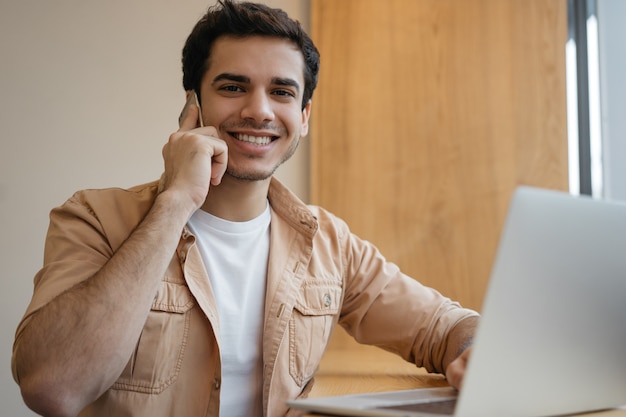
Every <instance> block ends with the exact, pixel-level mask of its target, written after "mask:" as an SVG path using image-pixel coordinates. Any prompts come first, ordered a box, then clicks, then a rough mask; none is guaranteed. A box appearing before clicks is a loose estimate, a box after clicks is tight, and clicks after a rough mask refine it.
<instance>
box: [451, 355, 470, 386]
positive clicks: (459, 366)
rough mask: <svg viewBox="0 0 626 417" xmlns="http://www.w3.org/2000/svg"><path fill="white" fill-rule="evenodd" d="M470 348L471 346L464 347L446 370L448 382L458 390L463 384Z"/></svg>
mask: <svg viewBox="0 0 626 417" xmlns="http://www.w3.org/2000/svg"><path fill="white" fill-rule="evenodd" d="M471 350H472V348H471V347H468V348H467V349H465V350H464V351H463V353H461V354H460V355H459V356H458V357H457V358H456V359H455V360H453V361H452V362H450V365H448V369H447V370H446V379H447V380H448V383H449V384H450V385H452V386H453V387H454V388H456V389H458V390H460V389H461V386H462V385H463V377H464V376H465V370H466V369H467V363H468V361H469V357H470V354H471Z"/></svg>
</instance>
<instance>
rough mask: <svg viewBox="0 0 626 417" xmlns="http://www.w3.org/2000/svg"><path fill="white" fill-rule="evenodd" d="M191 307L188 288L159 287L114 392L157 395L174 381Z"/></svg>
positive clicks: (193, 303) (177, 371) (179, 365)
mask: <svg viewBox="0 0 626 417" xmlns="http://www.w3.org/2000/svg"><path fill="white" fill-rule="evenodd" d="M194 305H195V302H194V298H193V295H192V294H191V292H190V291H189V288H187V286H185V285H182V284H177V283H172V282H166V281H164V282H163V283H162V284H161V288H160V289H159V291H158V293H157V296H156V297H155V299H154V301H153V303H152V308H151V309H150V313H149V314H148V318H147V320H146V323H145V325H144V328H143V330H142V331H141V335H140V336H139V340H138V342H137V346H136V348H135V351H134V352H133V355H132V356H131V358H130V360H129V361H128V364H127V365H126V368H125V369H124V371H123V372H122V375H121V376H120V377H119V379H118V380H117V381H116V382H115V384H113V387H112V388H113V389H118V390H127V391H137V392H143V393H148V394H158V393H160V392H162V391H163V390H164V389H165V388H167V387H168V386H170V385H171V384H173V383H174V382H176V379H177V378H178V374H179V372H180V368H181V364H182V361H183V357H184V354H185V346H186V344H187V338H188V335H189V321H190V314H191V311H190V310H191V309H192V308H193V307H194Z"/></svg>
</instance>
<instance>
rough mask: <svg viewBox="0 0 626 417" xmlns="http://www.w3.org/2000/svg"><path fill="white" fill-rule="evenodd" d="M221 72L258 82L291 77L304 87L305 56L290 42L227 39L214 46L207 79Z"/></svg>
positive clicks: (220, 39) (259, 38)
mask: <svg viewBox="0 0 626 417" xmlns="http://www.w3.org/2000/svg"><path fill="white" fill-rule="evenodd" d="M221 73H233V74H238V75H245V76H247V77H249V78H250V79H251V80H259V81H262V80H264V79H274V78H291V79H294V80H295V81H297V82H298V84H300V85H301V86H303V85H304V57H303V56H302V52H301V51H300V49H298V47H297V46H296V45H295V44H294V43H293V42H292V41H290V40H288V39H282V38H273V37H264V36H251V37H245V38H237V37H231V36H224V37H221V38H219V39H217V40H216V41H215V42H214V43H213V46H212V48H211V54H210V56H209V61H208V66H207V72H206V73H205V75H204V80H206V79H207V78H209V79H212V78H213V77H214V76H215V75H217V74H221ZM204 80H203V81H204Z"/></svg>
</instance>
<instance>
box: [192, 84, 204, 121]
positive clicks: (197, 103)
mask: <svg viewBox="0 0 626 417" xmlns="http://www.w3.org/2000/svg"><path fill="white" fill-rule="evenodd" d="M193 99H194V101H195V102H196V106H198V124H199V125H200V127H204V121H203V120H202V108H201V107H200V101H199V100H198V94H196V92H195V91H194V92H193Z"/></svg>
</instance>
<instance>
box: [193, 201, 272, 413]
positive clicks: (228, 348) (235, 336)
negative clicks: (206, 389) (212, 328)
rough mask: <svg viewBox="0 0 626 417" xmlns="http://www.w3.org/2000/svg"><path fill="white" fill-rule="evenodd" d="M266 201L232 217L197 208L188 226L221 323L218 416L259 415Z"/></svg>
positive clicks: (266, 253) (267, 222)
mask: <svg viewBox="0 0 626 417" xmlns="http://www.w3.org/2000/svg"><path fill="white" fill-rule="evenodd" d="M270 220H271V215H270V208H269V203H268V205H267V207H266V209H265V211H264V212H263V214H261V215H260V216H259V217H257V218H255V219H252V220H250V221H246V222H230V221H227V220H223V219H220V218H218V217H215V216H213V215H211V214H209V213H207V212H205V211H202V210H197V211H196V212H195V213H194V214H193V216H192V217H191V219H190V220H189V223H188V225H189V228H190V230H191V231H192V232H193V234H194V235H195V236H196V239H197V245H198V248H199V250H200V253H201V254H202V260H203V262H204V265H205V266H206V269H207V273H208V275H209V279H210V281H211V287H212V288H213V292H214V294H215V300H216V303H217V311H218V315H219V323H220V354H221V360H222V383H221V388H220V391H221V392H220V415H224V416H233V417H234V416H242V417H244V416H245V417H251V416H259V417H260V416H262V415H263V409H262V407H263V396H262V392H263V352H262V350H263V349H262V347H263V345H262V337H263V321H264V311H265V310H264V304H265V282H266V276H267V263H268V256H269V246H270Z"/></svg>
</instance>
